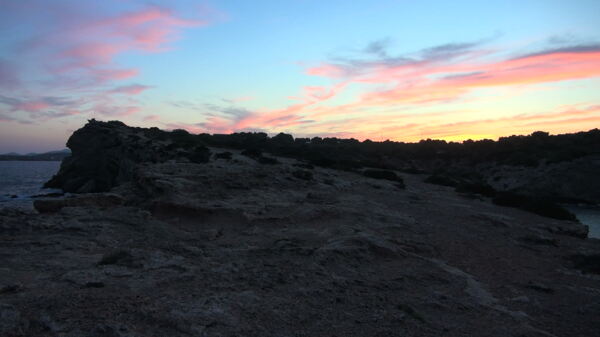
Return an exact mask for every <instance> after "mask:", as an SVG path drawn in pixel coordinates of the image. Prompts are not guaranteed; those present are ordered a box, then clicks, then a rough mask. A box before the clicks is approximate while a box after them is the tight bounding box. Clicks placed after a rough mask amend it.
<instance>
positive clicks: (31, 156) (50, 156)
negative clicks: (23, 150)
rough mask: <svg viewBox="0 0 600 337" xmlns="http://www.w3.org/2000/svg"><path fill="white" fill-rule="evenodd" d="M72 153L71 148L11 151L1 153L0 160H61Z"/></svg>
mask: <svg viewBox="0 0 600 337" xmlns="http://www.w3.org/2000/svg"><path fill="white" fill-rule="evenodd" d="M70 155H71V150H69V149H64V150H58V151H50V152H44V153H28V154H18V153H14V152H11V153H5V154H0V161H14V160H17V161H61V160H63V159H65V158H66V157H68V156H70Z"/></svg>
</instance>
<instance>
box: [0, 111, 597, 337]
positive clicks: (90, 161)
mask: <svg viewBox="0 0 600 337" xmlns="http://www.w3.org/2000/svg"><path fill="white" fill-rule="evenodd" d="M182 139H183V140H182ZM197 141H198V138H196V137H190V135H186V134H184V133H178V132H175V134H172V133H163V132H162V131H160V130H158V131H157V130H149V129H136V128H128V127H125V126H124V125H122V124H120V123H114V122H113V123H101V122H95V121H92V122H90V123H89V124H88V125H86V126H85V127H84V128H83V129H80V130H78V131H77V132H76V133H75V134H74V135H73V136H72V137H71V139H70V140H69V147H70V148H71V149H72V150H73V157H71V159H69V160H68V161H65V163H64V164H63V167H62V168H61V172H59V174H58V175H57V176H56V177H55V178H54V179H53V184H57V185H56V186H59V187H61V188H64V189H66V190H72V191H107V192H100V193H83V194H74V195H72V196H69V197H62V198H48V199H40V200H37V201H36V208H37V209H38V212H34V211H30V212H28V211H22V210H10V209H2V210H0V256H1V257H2V265H1V266H0V271H1V272H0V335H2V336H290V337H291V336H361V337H363V336H593V335H595V334H596V333H597V331H598V329H600V322H599V321H598V319H597V318H598V317H599V316H600V305H599V303H600V282H599V281H600V242H599V241H598V240H593V239H587V238H586V234H587V228H586V227H585V226H583V225H581V224H579V223H577V222H574V221H564V220H556V219H551V218H547V217H541V216H539V215H536V214H533V213H529V212H524V211H522V210H519V209H515V208H505V207H500V206H498V205H495V204H493V203H491V202H490V200H489V199H488V198H486V197H473V195H471V194H465V193H459V192H457V191H455V190H454V189H453V188H450V187H445V186H439V185H433V184H429V183H425V182H423V180H424V179H425V178H426V177H427V176H426V175H421V174H408V173H403V172H399V171H386V172H385V173H381V172H376V171H373V170H370V171H367V172H365V171H364V170H362V169H357V170H355V171H344V170H337V169H332V168H325V167H314V166H312V165H310V164H307V163H306V162H304V161H299V160H297V159H294V158H285V157H279V156H273V155H264V154H261V153H257V152H256V151H254V152H253V151H242V150H238V149H230V148H228V149H224V148H215V147H211V148H210V149H205V148H203V147H202V145H201V144H200V143H198V142H197ZM173 144H175V145H173ZM180 144H187V145H180ZM200 149H204V150H200ZM134 150H135V151H134ZM208 151H210V152H212V153H214V154H213V155H211V156H210V157H209V156H208ZM199 154H202V155H199Z"/></svg>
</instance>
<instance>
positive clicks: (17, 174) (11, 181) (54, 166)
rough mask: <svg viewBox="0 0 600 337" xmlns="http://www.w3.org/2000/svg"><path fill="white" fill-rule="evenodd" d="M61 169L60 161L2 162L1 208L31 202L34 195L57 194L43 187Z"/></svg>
mask: <svg viewBox="0 0 600 337" xmlns="http://www.w3.org/2000/svg"><path fill="white" fill-rule="evenodd" d="M59 167H60V162H59V161H0V207H1V206H13V205H18V204H22V203H27V202H31V197H32V196H34V195H39V194H45V193H52V192H56V191H57V190H52V189H43V185H44V183H45V182H46V181H48V180H49V179H50V178H52V176H53V175H54V174H56V172H58V169H59Z"/></svg>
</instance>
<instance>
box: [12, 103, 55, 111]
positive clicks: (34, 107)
mask: <svg viewBox="0 0 600 337" xmlns="http://www.w3.org/2000/svg"><path fill="white" fill-rule="evenodd" d="M49 107H50V105H49V104H48V103H46V102H42V101H31V102H21V103H19V104H16V105H15V106H14V109H15V110H22V111H28V112H35V111H40V110H45V109H48V108H49Z"/></svg>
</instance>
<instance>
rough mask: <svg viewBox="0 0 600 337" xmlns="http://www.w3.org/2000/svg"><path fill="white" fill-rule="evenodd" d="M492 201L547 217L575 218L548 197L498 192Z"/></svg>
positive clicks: (573, 219)
mask: <svg viewBox="0 0 600 337" xmlns="http://www.w3.org/2000/svg"><path fill="white" fill-rule="evenodd" d="M492 202H493V203H494V204H496V205H500V206H507V207H515V208H519V209H522V210H524V211H528V212H532V213H535V214H538V215H541V216H545V217H548V218H553V219H558V220H571V221H576V220H577V218H576V217H575V215H574V214H573V213H571V212H569V211H568V210H566V209H564V208H563V207H561V206H560V205H557V204H556V203H554V202H552V201H551V200H548V199H542V198H534V197H528V196H525V195H521V194H517V193H514V192H498V193H496V196H495V197H494V199H492Z"/></svg>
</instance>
